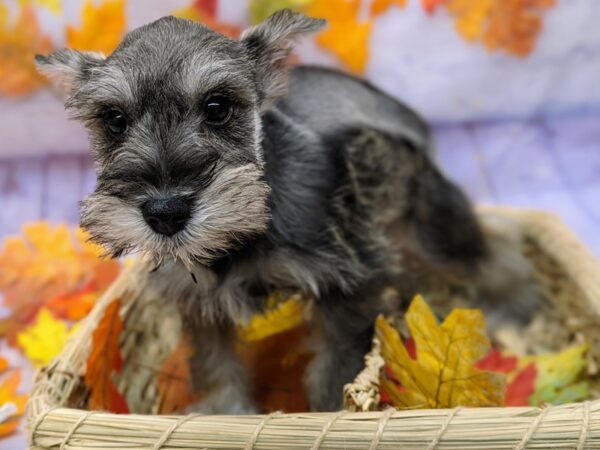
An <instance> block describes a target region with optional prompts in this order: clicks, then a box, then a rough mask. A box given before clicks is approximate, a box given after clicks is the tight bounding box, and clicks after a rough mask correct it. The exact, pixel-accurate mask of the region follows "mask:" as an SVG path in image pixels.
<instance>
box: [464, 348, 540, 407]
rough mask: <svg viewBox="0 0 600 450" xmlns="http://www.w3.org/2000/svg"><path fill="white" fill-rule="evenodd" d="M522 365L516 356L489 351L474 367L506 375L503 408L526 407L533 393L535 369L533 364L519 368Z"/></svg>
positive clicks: (495, 350)
mask: <svg viewBox="0 0 600 450" xmlns="http://www.w3.org/2000/svg"><path fill="white" fill-rule="evenodd" d="M522 365H523V364H520V361H519V358H518V357H517V356H515V355H510V354H503V353H502V352H500V351H499V350H497V349H491V350H490V352H489V353H488V354H487V355H486V356H485V357H484V358H483V359H481V360H480V361H478V362H477V364H475V367H476V368H477V369H480V370H487V371H491V372H498V373H503V374H506V375H507V385H506V394H505V396H504V406H527V405H529V398H530V397H531V395H532V394H533V392H534V391H535V379H536V378H537V369H536V366H535V364H533V363H532V364H525V367H524V368H523V367H520V366H522Z"/></svg>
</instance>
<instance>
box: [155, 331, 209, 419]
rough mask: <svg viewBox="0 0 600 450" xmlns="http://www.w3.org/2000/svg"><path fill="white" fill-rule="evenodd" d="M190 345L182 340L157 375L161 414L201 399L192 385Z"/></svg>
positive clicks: (170, 412)
mask: <svg viewBox="0 0 600 450" xmlns="http://www.w3.org/2000/svg"><path fill="white" fill-rule="evenodd" d="M191 351H192V350H191V348H190V347H189V345H188V344H187V343H186V342H185V341H182V342H181V343H180V344H179V345H178V346H177V348H176V349H175V350H174V351H173V353H172V354H171V356H169V357H168V358H167V359H166V360H165V362H164V363H163V365H162V367H161V369H160V372H159V373H158V375H157V377H156V385H157V390H158V397H159V398H160V407H159V414H173V413H177V412H181V411H183V410H184V409H185V408H186V407H188V406H189V405H191V404H192V403H194V402H197V401H199V400H200V396H199V395H198V394H197V393H194V392H193V391H192V389H191V385H190V366H189V358H190V353H191Z"/></svg>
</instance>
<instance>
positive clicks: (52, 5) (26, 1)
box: [19, 0, 62, 14]
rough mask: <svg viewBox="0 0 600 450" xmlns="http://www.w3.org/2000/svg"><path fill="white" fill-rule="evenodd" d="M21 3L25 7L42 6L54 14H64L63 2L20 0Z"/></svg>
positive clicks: (53, 0) (56, 0)
mask: <svg viewBox="0 0 600 450" xmlns="http://www.w3.org/2000/svg"><path fill="white" fill-rule="evenodd" d="M19 3H20V4H21V5H23V6H25V5H31V4H34V5H38V6H42V7H44V8H46V9H48V10H50V11H52V12H53V13H54V14H60V13H61V12H62V0H19Z"/></svg>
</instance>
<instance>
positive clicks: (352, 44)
mask: <svg viewBox="0 0 600 450" xmlns="http://www.w3.org/2000/svg"><path fill="white" fill-rule="evenodd" d="M359 8H360V0H331V1H328V2H313V3H311V4H309V5H308V6H307V7H306V8H305V11H306V12H307V14H308V15H310V16H312V17H319V18H322V19H327V21H328V27H327V28H326V29H325V30H324V31H322V32H321V33H320V34H319V35H318V36H317V38H316V42H317V43H318V44H319V45H320V46H322V47H323V48H325V49H327V50H329V51H331V52H333V53H334V54H335V55H336V56H337V57H338V58H339V59H340V60H341V61H342V62H343V63H344V64H346V66H348V68H349V69H350V70H352V71H354V72H362V71H363V70H364V69H365V67H366V65H367V60H368V58H369V37H370V35H371V29H372V28H373V22H372V21H370V20H366V21H359V20H358V14H359Z"/></svg>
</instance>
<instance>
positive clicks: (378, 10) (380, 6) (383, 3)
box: [371, 0, 406, 16]
mask: <svg viewBox="0 0 600 450" xmlns="http://www.w3.org/2000/svg"><path fill="white" fill-rule="evenodd" d="M393 5H395V6H398V7H400V8H404V7H405V6H406V0H373V3H371V14H373V15H374V16H378V15H380V14H383V13H385V12H386V11H387V10H388V9H390V7H391V6H393Z"/></svg>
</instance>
